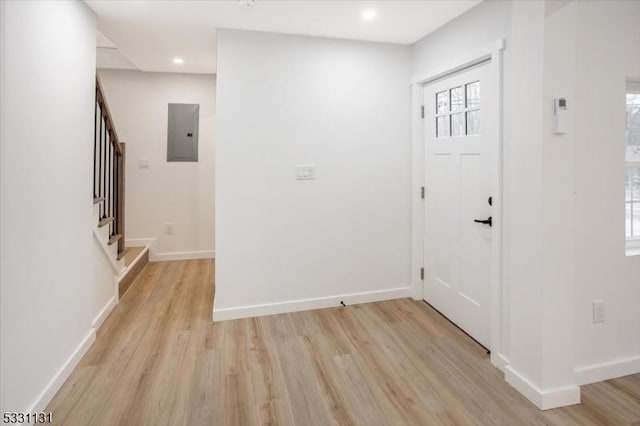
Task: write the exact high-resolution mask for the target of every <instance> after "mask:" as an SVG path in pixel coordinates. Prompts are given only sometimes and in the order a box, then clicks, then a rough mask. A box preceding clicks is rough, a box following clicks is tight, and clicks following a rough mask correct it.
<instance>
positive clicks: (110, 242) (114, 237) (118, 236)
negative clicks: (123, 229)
mask: <svg viewBox="0 0 640 426" xmlns="http://www.w3.org/2000/svg"><path fill="white" fill-rule="evenodd" d="M120 238H122V234H115V235H112V236H111V238H109V245H112V244H114V243H117V242H118V240H119V239H120Z"/></svg>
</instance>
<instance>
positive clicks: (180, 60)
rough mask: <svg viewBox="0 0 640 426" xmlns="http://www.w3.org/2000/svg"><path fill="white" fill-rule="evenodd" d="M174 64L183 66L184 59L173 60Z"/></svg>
mask: <svg viewBox="0 0 640 426" xmlns="http://www.w3.org/2000/svg"><path fill="white" fill-rule="evenodd" d="M173 63H174V64H176V65H182V64H184V59H182V58H173Z"/></svg>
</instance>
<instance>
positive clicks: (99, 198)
mask: <svg viewBox="0 0 640 426" xmlns="http://www.w3.org/2000/svg"><path fill="white" fill-rule="evenodd" d="M103 201H104V198H102V197H93V204H98V203H101V202H103Z"/></svg>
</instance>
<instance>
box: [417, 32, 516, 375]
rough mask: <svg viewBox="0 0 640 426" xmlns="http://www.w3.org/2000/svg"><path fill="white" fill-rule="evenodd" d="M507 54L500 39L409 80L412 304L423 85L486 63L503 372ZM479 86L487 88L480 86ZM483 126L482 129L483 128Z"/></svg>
mask: <svg viewBox="0 0 640 426" xmlns="http://www.w3.org/2000/svg"><path fill="white" fill-rule="evenodd" d="M504 49H505V42H504V39H499V40H497V41H496V42H495V43H492V44H491V45H490V46H487V48H485V49H482V50H481V51H479V52H476V53H475V54H471V55H468V56H466V57H464V58H462V60H458V61H457V62H456V63H452V64H450V66H445V67H439V68H437V69H432V70H428V71H427V72H426V73H425V74H422V75H420V76H418V77H416V78H414V79H413V80H412V82H411V83H412V87H411V89H412V97H413V100H412V102H413V120H412V154H411V157H412V158H411V161H412V195H413V196H412V250H411V252H412V262H411V263H412V274H411V276H412V277H413V279H412V296H413V298H414V299H416V300H422V299H423V298H424V293H423V292H424V282H423V280H422V279H421V276H420V275H421V274H420V271H421V268H423V266H424V265H423V262H424V257H423V256H424V241H423V239H424V230H425V223H424V218H425V216H424V200H423V199H422V197H421V190H422V187H423V186H425V187H426V190H427V193H428V191H429V188H428V183H426V182H425V169H424V167H425V166H424V158H425V157H424V152H425V151H424V148H425V140H424V136H425V135H424V122H423V120H422V117H421V115H422V113H421V110H422V108H421V107H422V103H423V100H424V86H425V85H427V84H429V83H431V82H434V81H436V80H439V79H441V78H444V77H447V76H448V75H451V74H453V73H456V72H459V71H462V70H464V69H466V68H469V67H472V66H474V65H478V64H480V63H483V62H486V61H489V62H488V64H487V65H485V66H488V67H489V75H490V80H489V82H488V83H489V85H488V87H489V88H490V90H493V91H495V93H496V96H494V97H492V99H494V100H495V101H494V102H492V104H490V105H486V104H484V106H483V108H484V109H485V110H488V111H489V112H490V114H487V115H486V116H488V117H493V118H492V122H491V125H490V126H486V128H487V129H489V131H490V132H491V133H489V134H488V137H489V140H490V141H492V142H491V143H490V146H491V153H490V159H491V164H492V165H494V166H495V167H492V173H491V190H492V196H493V208H492V216H493V239H492V243H491V297H490V305H489V310H490V315H491V340H490V341H491V348H492V351H491V362H492V363H493V365H495V366H496V367H498V368H499V369H501V370H504V367H505V366H506V365H508V364H509V361H508V354H507V348H508V310H507V309H506V308H507V307H508V305H507V301H508V292H507V290H508V289H507V288H506V286H504V285H503V281H504V280H503V277H504V275H505V274H504V272H505V270H504V259H503V242H504V240H505V238H504V237H505V231H506V226H505V217H504V210H503V206H504V205H505V196H506V195H507V194H506V192H505V191H504V190H503V188H504V187H505V178H504V173H503V166H504V161H503V121H502V117H503V58H502V52H503V51H504ZM483 86H485V85H484V84H483ZM483 127H484V126H483Z"/></svg>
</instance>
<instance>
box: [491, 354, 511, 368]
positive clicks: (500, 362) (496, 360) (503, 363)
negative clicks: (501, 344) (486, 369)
mask: <svg viewBox="0 0 640 426" xmlns="http://www.w3.org/2000/svg"><path fill="white" fill-rule="evenodd" d="M491 364H493V366H494V367H496V368H497V369H498V370H500V371H502V372H503V373H504V371H505V370H506V368H507V366H508V365H509V360H508V359H507V357H505V356H504V355H502V354H501V353H498V352H494V351H491Z"/></svg>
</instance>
